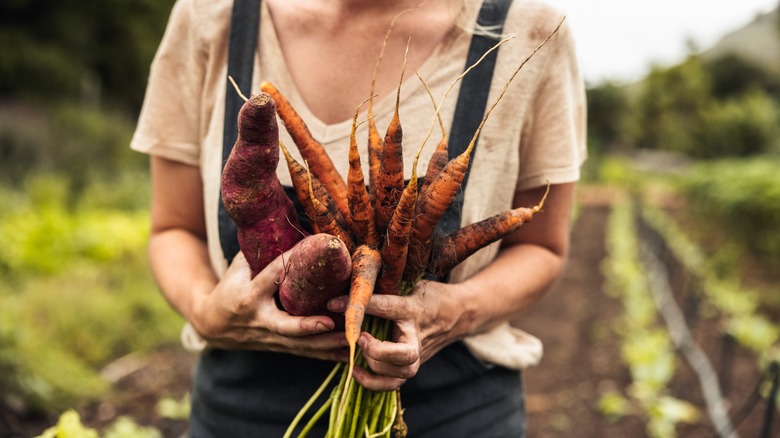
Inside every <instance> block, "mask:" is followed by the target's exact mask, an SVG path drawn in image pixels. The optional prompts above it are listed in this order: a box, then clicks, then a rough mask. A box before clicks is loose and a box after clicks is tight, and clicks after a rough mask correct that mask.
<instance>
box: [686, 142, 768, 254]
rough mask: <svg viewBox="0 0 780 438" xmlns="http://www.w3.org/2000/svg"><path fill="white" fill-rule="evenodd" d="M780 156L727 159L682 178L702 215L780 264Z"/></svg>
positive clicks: (695, 208)
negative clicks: (737, 159) (778, 227)
mask: <svg viewBox="0 0 780 438" xmlns="http://www.w3.org/2000/svg"><path fill="white" fill-rule="evenodd" d="M779 166H780V160H778V159H777V158H773V157H760V158H756V159H751V160H743V161H736V160H728V161H726V160H722V161H715V162H712V163H704V164H701V165H699V166H697V167H696V168H694V169H693V170H692V171H691V172H689V173H688V174H687V176H686V177H685V178H683V179H682V180H681V181H680V187H681V190H682V191H683V193H684V194H685V195H686V196H687V197H688V199H689V200H690V204H691V205H692V206H693V207H694V210H695V211H696V212H697V213H698V214H699V215H700V217H701V218H706V220H707V221H715V222H716V223H718V224H719V225H721V226H722V227H723V228H725V229H728V230H729V234H731V235H732V236H733V237H734V238H735V239H736V240H738V241H740V242H741V243H743V244H744V246H746V247H747V248H749V249H750V250H752V251H755V252H757V253H758V254H760V255H762V256H764V257H765V260H766V262H767V263H768V264H769V266H780V233H778V232H777V224H778V223H780V178H778V176H777V169H778V168H780V167H779Z"/></svg>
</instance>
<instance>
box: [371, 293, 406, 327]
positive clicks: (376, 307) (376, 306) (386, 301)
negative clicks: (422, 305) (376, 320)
mask: <svg viewBox="0 0 780 438" xmlns="http://www.w3.org/2000/svg"><path fill="white" fill-rule="evenodd" d="M366 314H369V315H374V316H378V317H380V318H383V319H388V320H390V321H401V320H408V319H414V318H415V315H416V314H417V306H416V300H415V299H414V298H412V297H401V296H398V295H387V294H374V295H372V296H371V300H369V302H368V305H367V306H366Z"/></svg>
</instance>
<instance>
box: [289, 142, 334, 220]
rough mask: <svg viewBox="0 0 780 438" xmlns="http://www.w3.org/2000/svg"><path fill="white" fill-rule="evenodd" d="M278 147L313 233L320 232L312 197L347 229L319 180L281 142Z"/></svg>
mask: <svg viewBox="0 0 780 438" xmlns="http://www.w3.org/2000/svg"><path fill="white" fill-rule="evenodd" d="M279 147H280V148H281V149H282V153H283V154H284V158H285V159H286V160H287V169H288V170H289V171H290V179H291V180H292V184H293V188H294V189H295V195H296V196H297V198H298V201H299V202H300V203H301V205H303V210H304V212H305V213H306V216H308V217H309V219H310V223H311V225H312V229H313V231H314V232H315V233H319V232H320V230H319V227H318V226H317V221H316V219H315V218H316V211H315V210H314V205H313V204H312V202H311V197H312V196H314V197H315V198H317V200H319V201H320V203H322V204H323V205H325V207H326V208H327V210H328V211H329V212H330V214H331V215H333V218H334V219H335V220H336V222H337V223H338V224H339V225H340V226H341V227H342V228H345V229H347V224H346V221H345V220H344V217H343V216H342V215H341V212H339V210H338V209H337V208H336V206H335V204H334V203H333V200H332V199H331V198H330V194H329V193H328V191H327V190H325V187H323V186H322V183H320V180H318V179H317V177H315V176H314V175H311V174H309V172H308V171H307V170H306V168H305V167H303V165H302V164H301V163H299V162H297V161H295V158H293V156H292V155H291V154H290V151H289V150H287V147H286V146H285V145H284V143H282V142H281V141H279ZM310 183H311V188H312V192H311V194H310V193H309V184H310Z"/></svg>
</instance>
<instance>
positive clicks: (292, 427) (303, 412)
mask: <svg viewBox="0 0 780 438" xmlns="http://www.w3.org/2000/svg"><path fill="white" fill-rule="evenodd" d="M341 365H342V364H341V363H337V364H336V366H335V367H333V370H332V371H331V372H330V374H328V377H326V378H325V381H324V382H322V384H321V385H320V387H319V388H317V391H315V392H314V395H312V396H311V397H310V398H309V400H308V401H307V402H306V404H305V405H303V407H302V408H301V410H300V411H298V414H297V415H296V416H295V418H293V421H292V423H290V425H289V426H288V427H287V431H285V432H284V436H283V437H282V438H289V437H290V436H292V433H293V430H295V428H296V427H297V426H298V423H299V422H300V421H301V418H303V416H304V415H306V412H307V411H308V410H309V408H310V407H311V405H313V404H314V402H315V401H316V400H317V399H318V398H319V397H320V395H321V394H322V392H323V391H325V388H326V387H327V386H328V385H329V384H330V381H331V380H333V377H334V376H335V375H336V372H337V371H338V370H339V368H341Z"/></svg>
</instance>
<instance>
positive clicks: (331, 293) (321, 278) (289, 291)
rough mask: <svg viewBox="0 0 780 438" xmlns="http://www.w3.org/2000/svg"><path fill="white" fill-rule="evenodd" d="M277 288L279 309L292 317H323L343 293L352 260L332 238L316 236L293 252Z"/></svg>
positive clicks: (346, 250)
mask: <svg viewBox="0 0 780 438" xmlns="http://www.w3.org/2000/svg"><path fill="white" fill-rule="evenodd" d="M286 271H287V272H286V274H285V277H284V279H283V281H282V283H281V285H279V301H280V302H281V303H282V307H284V309H285V310H286V311H287V312H288V313H290V314H291V315H296V316H305V315H326V314H328V312H327V309H326V304H327V302H328V300H330V299H331V298H333V297H335V296H338V295H340V294H341V293H342V292H344V291H345V290H346V288H347V286H348V284H349V278H350V275H351V273H352V258H351V257H350V255H349V250H348V249H347V246H346V245H345V244H344V242H342V241H341V239H339V238H338V237H336V236H333V235H330V234H326V233H318V234H312V235H311V236H308V237H306V238H304V239H303V240H302V241H301V242H300V243H298V245H297V246H296V247H295V249H293V252H292V255H290V260H289V261H288V265H287V269H286Z"/></svg>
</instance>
